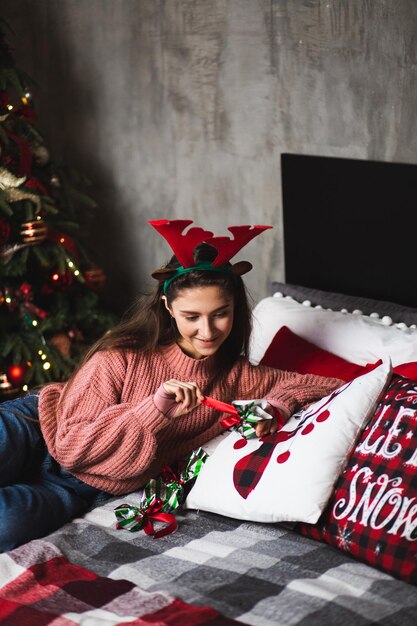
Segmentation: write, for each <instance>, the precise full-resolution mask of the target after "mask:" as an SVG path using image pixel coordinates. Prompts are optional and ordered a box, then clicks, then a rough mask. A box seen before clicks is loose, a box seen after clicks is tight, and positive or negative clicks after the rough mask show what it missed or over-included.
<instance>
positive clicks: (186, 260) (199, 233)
mask: <svg viewBox="0 0 417 626" xmlns="http://www.w3.org/2000/svg"><path fill="white" fill-rule="evenodd" d="M192 223H193V220H151V221H149V222H148V224H150V225H151V226H153V227H154V228H155V230H157V231H158V233H159V234H160V235H162V237H164V239H166V240H167V242H168V243H169V245H170V246H171V248H172V251H173V252H174V254H175V256H176V257H177V259H178V261H179V262H180V263H181V265H182V266H183V267H192V266H193V265H194V255H193V251H194V248H195V247H196V246H197V245H198V244H199V243H202V242H203V241H206V240H207V239H210V237H212V236H213V233H212V232H210V231H209V230H204V228H199V227H193V228H190V230H188V231H187V232H186V233H185V235H183V234H182V232H183V230H184V228H186V227H187V226H189V225H190V224H192Z"/></svg>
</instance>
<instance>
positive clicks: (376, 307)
mask: <svg viewBox="0 0 417 626" xmlns="http://www.w3.org/2000/svg"><path fill="white" fill-rule="evenodd" d="M276 292H280V293H282V294H283V295H284V296H291V297H292V298H294V300H296V301H297V302H304V301H305V300H309V301H310V302H311V305H312V306H318V305H320V306H322V307H323V308H324V309H332V311H340V310H341V309H346V310H347V311H349V313H353V311H358V310H359V311H361V312H362V313H363V314H364V315H371V314H378V316H379V317H380V318H382V317H385V316H388V317H390V318H391V319H392V322H393V323H394V324H397V323H404V324H406V325H407V326H411V325H412V324H417V309H413V308H410V307H406V306H403V305H401V304H395V303H394V302H386V301H383V300H373V299H371V298H362V297H360V296H347V295H344V294H341V293H335V292H330V291H321V290H320V289H311V288H310V287H302V286H301V285H289V284H287V283H280V282H275V281H274V282H273V283H271V295H272V294H274V293H276Z"/></svg>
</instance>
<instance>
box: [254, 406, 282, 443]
mask: <svg viewBox="0 0 417 626" xmlns="http://www.w3.org/2000/svg"><path fill="white" fill-rule="evenodd" d="M264 411H266V412H267V413H270V415H272V418H271V419H264V420H261V421H260V422H258V423H257V424H256V428H255V432H256V436H257V437H266V435H272V434H273V433H276V432H277V431H278V430H280V429H281V428H282V426H283V425H284V423H285V419H284V417H283V415H282V414H281V412H280V411H279V410H278V409H276V408H275V407H273V406H272V405H271V404H267V406H266V407H265V408H264Z"/></svg>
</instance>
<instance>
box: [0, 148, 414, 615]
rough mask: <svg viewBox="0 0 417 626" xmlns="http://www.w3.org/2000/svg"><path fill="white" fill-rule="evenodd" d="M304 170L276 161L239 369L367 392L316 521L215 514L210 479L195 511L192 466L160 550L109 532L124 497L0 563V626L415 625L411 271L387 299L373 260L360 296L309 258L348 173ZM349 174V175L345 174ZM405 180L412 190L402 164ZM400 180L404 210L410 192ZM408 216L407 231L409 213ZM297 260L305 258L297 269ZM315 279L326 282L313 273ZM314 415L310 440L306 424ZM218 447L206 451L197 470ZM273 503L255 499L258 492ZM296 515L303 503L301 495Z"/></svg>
mask: <svg viewBox="0 0 417 626" xmlns="http://www.w3.org/2000/svg"><path fill="white" fill-rule="evenodd" d="M318 161H320V163H318V162H317V161H316V158H315V157H300V156H299V155H283V162H282V171H283V173H284V175H285V178H284V180H283V186H284V222H285V229H286V230H285V246H286V253H285V254H286V257H285V259H286V275H287V282H286V283H282V282H275V283H273V284H272V285H271V293H270V294H269V295H268V294H266V296H265V298H263V299H262V300H261V301H260V302H258V303H257V305H256V306H255V308H254V312H253V316H254V319H253V322H254V334H253V339H252V344H251V359H252V360H253V362H254V363H255V364H257V363H265V364H267V365H269V366H273V367H279V368H284V369H289V370H293V371H300V372H301V373H309V372H312V373H316V374H321V375H328V376H336V377H338V378H342V379H343V380H344V381H346V389H347V392H349V393H351V391H352V389H354V388H355V389H356V387H358V388H360V392H361V393H362V392H363V389H364V384H363V381H364V380H366V381H369V385H368V387H366V389H367V390H368V396H369V397H371V396H372V397H371V399H370V400H369V403H368V405H367V408H366V411H362V413H363V415H362V417H361V421H360V423H359V422H358V423H357V424H356V425H355V431H354V432H355V434H354V436H352V434H351V431H349V433H350V434H349V437H350V438H351V439H352V440H351V442H350V445H349V446H347V447H346V445H345V448H344V451H343V452H341V453H340V454H339V456H338V458H337V459H336V465H333V469H332V476H331V480H330V483H329V485H330V486H329V485H328V486H327V492H326V493H327V496H326V501H325V502H322V504H321V507H320V511H318V512H317V511H315V512H314V513H311V512H309V513H308V514H307V515H306V516H305V519H301V521H300V519H298V518H296V519H294V517H296V516H297V515H298V514H294V513H292V512H291V513H288V509H286V507H285V506H284V507H283V512H282V511H281V513H280V515H278V518H279V519H275V518H274V519H270V520H269V521H259V520H257V521H254V519H253V517H255V518H256V516H253V515H252V514H251V513H250V512H249V513H246V512H242V513H240V514H239V515H240V517H235V516H234V515H233V508H232V510H231V511H230V510H229V511H228V510H227V505H228V503H227V501H226V502H224V503H222V504H221V505H220V504H219V501H220V500H221V497H220V496H219V492H218V490H217V488H218V486H217V487H216V486H214V487H213V489H212V493H211V495H210V489H211V487H210V482H207V483H202V482H200V485H201V484H202V485H203V488H200V487H199V489H200V492H201V491H203V495H204V498H203V502H202V503H201V504H202V506H198V502H199V500H198V498H199V494H198V490H196V491H195V493H194V496H193V495H192V494H193V491H194V490H195V489H196V487H197V485H198V484H199V481H200V478H202V477H203V475H204V474H203V472H204V471H205V469H206V466H204V468H203V471H202V473H201V475H199V477H198V478H197V481H196V483H195V485H194V486H193V488H192V490H191V493H190V494H189V495H188V498H187V501H186V504H185V506H184V507H180V508H179V509H177V510H176V511H175V513H176V520H177V524H178V528H177V530H176V531H175V532H173V533H171V534H168V535H166V536H164V537H162V538H159V539H153V538H152V536H148V535H146V534H145V533H144V532H143V531H139V532H129V531H128V530H126V529H120V528H117V526H116V516H115V508H116V507H118V506H119V505H122V504H125V503H129V502H130V503H135V502H136V501H137V500H138V494H130V495H128V496H124V497H123V498H115V499H114V500H111V501H109V502H106V503H105V504H102V505H101V506H97V507H96V508H95V509H93V510H92V511H90V512H89V513H88V514H86V515H85V516H84V517H83V518H79V519H76V520H74V521H73V522H71V523H69V524H67V525H66V526H65V527H64V528H62V529H60V530H59V531H57V532H55V533H53V534H51V535H49V536H48V537H45V538H43V539H39V540H36V541H32V542H30V543H29V544H26V545H25V546H22V547H20V548H18V549H16V550H14V551H12V552H10V553H7V554H3V555H0V623H1V624H19V626H20V625H23V626H24V625H25V624H28V625H30V626H32V625H35V624H56V625H57V626H58V625H59V626H66V625H68V626H69V625H72V624H88V625H90V624H91V625H93V624H106V625H107V624H108V625H111V624H122V623H131V624H138V625H139V624H146V623H154V624H172V625H174V624H175V625H178V626H180V625H181V626H182V625H188V624H189V625H190V626H191V625H192V624H195V625H197V624H210V625H211V626H216V625H217V626H221V625H224V626H227V625H230V626H231V625H232V624H234V623H242V624H252V625H254V626H272V625H276V624H279V625H295V624H297V625H302V624H308V625H309V626H311V625H314V624H317V625H320V626H323V625H334V624H344V625H345V626H349V625H354V626H360V625H362V624H363V625H365V624H382V625H386V626H391V625H392V626H394V625H397V624H402V625H405V626H407V625H410V626H411V624H415V621H416V618H415V615H416V611H417V589H416V584H417V574H416V571H417V545H416V543H417V532H416V528H417V504H415V503H416V502H417V478H416V479H415V476H416V477H417V472H416V469H417V458H416V457H417V453H416V450H417V446H415V445H414V444H413V440H415V437H417V382H415V381H417V309H416V308H414V307H415V306H416V305H417V300H416V297H415V294H416V289H415V288H414V283H413V282H412V275H413V269H412V267H411V266H410V267H407V268H406V269H407V271H408V274H409V275H408V277H407V276H406V277H405V278H404V279H402V281H403V282H402V285H403V286H402V287H401V288H400V290H399V291H398V281H396V280H395V277H396V276H397V275H398V273H399V272H400V273H401V275H403V272H404V271H405V269H404V266H403V264H402V263H403V261H401V264H400V266H399V267H398V268H395V267H394V269H393V268H392V265H393V264H392V258H393V257H392V256H390V263H389V264H387V263H385V267H388V265H389V267H390V271H389V273H387V272H385V274H384V257H383V256H380V257H378V264H377V269H375V268H374V269H373V272H374V275H375V276H377V277H378V280H377V279H375V281H373V282H372V289H370V290H369V291H366V286H367V284H369V276H368V275H367V276H365V278H364V272H361V271H360V267H358V265H357V266H356V268H355V267H354V258H350V261H349V264H348V266H349V267H348V270H346V266H345V259H344V260H343V263H342V264H341V265H338V263H337V254H336V253H335V252H334V253H333V255H332V260H331V264H329V261H328V257H327V261H326V259H323V258H319V255H315V252H314V250H317V249H322V247H323V245H324V243H323V241H322V240H321V239H320V237H324V240H326V238H327V239H328V238H329V236H330V237H331V238H332V237H333V236H334V237H336V235H337V232H339V235H340V236H341V238H342V240H344V239H345V238H346V235H345V233H344V232H343V230H342V229H340V228H339V231H338V227H336V225H335V223H334V222H332V229H333V231H334V232H333V235H332V233H331V232H330V233H329V231H328V230H327V231H326V229H325V228H320V224H318V225H317V214H318V213H317V207H318V206H322V207H324V204H325V199H324V196H326V195H327V196H328V198H327V201H328V205H329V207H332V206H334V202H335V200H334V198H330V194H329V188H328V185H327V183H326V181H327V180H328V177H329V175H331V177H332V181H333V182H332V186H333V188H334V189H336V188H337V187H338V185H337V176H338V174H337V172H338V171H340V184H341V185H342V184H344V183H343V181H345V179H346V178H345V175H343V174H342V172H343V171H346V170H343V167H342V166H343V165H344V164H343V163H341V162H339V161H344V160H343V159H340V160H338V159H328V160H323V159H318ZM334 161H337V163H334ZM300 163H301V164H302V165H303V166H305V167H306V168H307V171H308V172H310V174H308V180H309V184H308V185H305V186H304V189H302V188H303V185H300V184H299V177H300V173H299V172H300V170H299V169H297V172H298V174H297V176H295V174H294V170H293V169H292V168H293V167H295V166H297V168H298V165H299V164H300ZM345 165H346V164H345ZM348 165H350V166H352V167H353V168H356V167H357V166H358V163H355V162H353V163H351V162H350V163H349V164H348ZM361 165H363V166H364V167H365V170H366V169H367V167H368V165H370V166H371V169H372V167H373V166H375V167H376V170H378V171H380V175H381V170H380V168H379V164H369V163H366V162H361ZM388 165H389V164H384V167H383V172H382V176H383V181H384V185H385V191H384V195H385V196H386V195H387V190H386V184H387V176H388V174H389V172H390V171H392V170H395V171H394V179H395V184H398V175H399V172H398V168H397V166H396V165H394V166H393V167H392V168H389V167H386V166H388ZM328 167H330V168H331V174H329V170H328ZM410 167H411V168H413V167H414V166H410ZM406 170H407V171H406V172H404V175H405V177H406V179H407V181H408V182H407V184H409V185H411V183H410V180H411V179H412V177H411V179H409V176H410V170H409V169H408V166H407V167H406ZM311 171H313V172H314V176H313V177H312V178H311ZM369 171H370V170H368V173H366V172H365V174H366V176H364V177H363V178H361V179H360V180H361V185H363V184H364V183H363V181H364V180H369V179H370V178H371V180H372V185H373V188H375V184H377V183H376V182H375V180H376V181H378V177H377V178H376V179H375V178H374V177H370V176H369ZM387 173H388V174H387ZM413 174H414V175H415V171H414V170H413ZM301 176H302V174H301ZM375 176H376V174H375ZM320 180H321V183H320V182H319V181H320ZM413 180H414V181H416V180H417V177H415V178H414V179H413ZM313 183H314V184H313ZM393 184H394V183H393ZM413 184H414V187H412V189H411V190H410V188H409V190H408V191H409V193H408V194H407V200H406V202H409V196H410V193H415V186H416V183H415V182H414V183H413ZM315 185H316V186H317V189H316V190H315V191H314V192H313V187H314V186H315ZM297 187H298V189H297ZM307 187H308V207H307V209H305V211H307V212H310V211H311V205H312V204H311V203H312V202H313V203H314V197H316V198H317V200H316V205H315V207H316V215H315V217H314V220H313V221H314V223H315V224H316V226H315V228H314V230H311V229H310V226H309V229H310V230H309V233H310V235H311V234H314V242H313V244H314V245H312V237H311V236H310V237H305V238H304V239H303V241H302V243H301V244H300V238H299V233H298V232H297V231H298V226H297V223H298V224H299V223H300V217H299V216H300V210H301V209H300V203H302V202H303V200H302V198H300V197H299V195H298V194H299V193H301V192H303V193H304V192H305V191H306V188H307ZM401 188H402V189H404V184H402V187H401ZM300 189H301V191H300ZM323 189H324V190H325V191H326V193H325V194H324V196H323ZM339 192H340V189H339ZM342 193H343V192H342ZM415 199H416V196H413V201H414V200H415ZM294 202H295V203H296V205H297V207H298V208H297V211H298V218H297V219H296V220H295V218H294V210H295V209H294V206H293V203H294ZM317 202H318V204H317ZM367 202H369V197H368V199H367ZM304 203H305V199H304ZM332 203H333V204H332ZM329 210H330V209H329ZM414 210H415V206H414ZM323 211H324V214H326V209H325V208H323ZM358 215H360V212H359V214H358ZM310 216H311V213H310ZM358 219H359V217H358ZM410 219H412V220H414V221H415V220H416V218H415V217H414V216H412V215H411V217H410ZM294 220H295V221H294ZM306 220H307V218H306ZM326 220H327V221H326V223H327V224H328V219H327V218H326ZM332 220H334V216H333V217H332ZM306 223H308V220H307V221H306ZM382 230H384V229H382ZM385 230H386V229H385ZM351 236H353V235H351ZM340 245H342V244H340ZM300 246H301V247H300ZM309 246H312V247H311V248H309ZM300 251H302V254H301V253H300ZM295 252H296V253H295ZM354 256H355V255H353V257H354ZM313 257H315V258H316V261H317V264H318V266H319V267H318V268H317V267H314V262H313ZM303 258H304V259H305V258H309V259H310V260H311V262H309V263H308V264H306V263H305V262H304V261H303ZM360 263H363V259H362V258H361V259H360ZM323 267H326V268H329V271H328V272H323ZM303 268H304V270H303ZM316 270H317V271H316ZM303 271H304V274H303ZM381 273H382V274H383V276H384V280H380V274H381ZM329 274H330V275H331V276H330V278H329ZM352 275H353V276H354V277H355V276H356V285H355V280H353V282H352ZM390 277H392V280H391V278H390ZM333 280H336V282H335V283H333V282H332V281H333ZM329 281H330V283H329ZM393 283H395V289H396V290H397V291H393ZM333 284H335V285H337V288H334V287H333ZM410 285H411V288H410ZM355 287H356V289H355ZM393 293H395V294H397V295H396V299H392V294H393ZM381 363H382V365H381ZM387 364H388V365H387ZM367 384H368V383H367ZM355 385H356V387H355ZM395 385H396V386H395ZM369 394H370V395H369ZM372 394H373V395H372ZM358 397H359V396H357V398H358ZM361 397H362V396H360V398H361ZM349 398H350V396H349ZM336 400H337V401H338V402H339V401H340V397H339V398H336ZM349 405H351V402H350V399H349ZM361 406H362V405H361ZM389 411H390V413H389ZM355 412H356V413H357V411H356V409H355ZM387 412H388V413H389V414H388V413H387ZM310 413H311V411H310ZM319 414H320V415H322V414H323V411H322V410H321V412H319ZM385 418H386V419H385ZM297 419H299V418H297ZM311 419H313V418H311ZM314 419H315V420H316V421H315V425H316V429H315V432H319V423H318V420H317V413H316V415H315V418H314ZM384 419H385V421H384V422H383V420H384ZM328 421H329V420H328ZM326 423H327V422H326ZM320 427H321V426H320ZM324 427H325V426H323V428H324ZM232 434H233V433H232ZM294 439H295V438H294ZM305 439H307V438H305ZM223 445H224V441H223V442H222V443H221V446H223ZM319 447H320V450H321V445H320V446H319ZM323 447H324V446H323ZM333 447H334V446H333V444H332V445H331V446H330V448H331V449H333ZM218 450H220V446H218V447H217V448H216V449H215V452H214V454H213V456H210V461H211V459H214V458H215V456H214V455H218ZM291 450H293V449H291ZM293 456H295V455H294V454H293ZM277 458H278V457H277ZM319 458H320V457H318V459H319ZM319 464H320V463H319V461H317V463H316V465H319ZM278 465H279V463H278V464H275V466H278ZM282 465H285V464H282ZM275 466H274V467H275ZM336 470H337V471H336ZM304 479H307V477H305V476H303V482H304ZM352 485H354V486H355V490H354V491H353V492H352V488H353V487H352ZM329 489H330V492H329ZM272 491H273V489H272V488H271V487H269V489H268V491H267V493H269V494H271V492H272ZM293 491H294V489H293ZM353 496H355V498H356V499H352V498H353ZM189 498H191V500H189ZM200 498H201V493H200ZM262 499H263V500H264V499H265V498H262ZM266 499H269V500H271V497H269V496H267V497H266ZM226 500H228V498H227V494H226ZM247 500H249V498H247ZM298 500H300V498H299V499H298ZM209 501H210V502H211V504H210V505H207V504H206V503H207V502H209ZM187 502H188V504H187ZM190 503H191V504H190ZM196 503H197V504H196ZM301 504H302V505H303V506H304V505H305V501H304V498H303V502H302V503H301ZM222 507H223V508H222ZM205 509H208V510H205ZM210 509H211V510H210ZM245 515H247V516H248V517H249V519H244V517H245ZM300 518H302V515H300ZM312 520H313V521H312ZM314 520H315V521H314ZM28 523H30V521H28Z"/></svg>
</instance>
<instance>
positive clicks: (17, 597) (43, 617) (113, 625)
mask: <svg viewBox="0 0 417 626" xmlns="http://www.w3.org/2000/svg"><path fill="white" fill-rule="evenodd" d="M88 619H91V622H93V621H94V623H103V624H106V626H122V624H123V625H125V624H130V625H132V626H146V625H147V624H154V626H203V625H205V626H234V625H238V624H240V623H241V622H237V621H235V620H233V619H228V618H225V617H223V616H222V615H220V614H219V613H218V611H216V610H215V609H212V608H210V607H205V606H192V605H190V604H187V603H186V602H183V601H182V600H179V599H177V598H173V597H172V596H170V595H168V594H165V593H161V592H154V593H149V592H146V591H143V590H142V589H140V588H139V587H137V586H136V585H135V584H134V583H133V582H130V581H128V580H117V579H116V580H113V579H111V578H107V577H104V576H98V575H97V574H95V573H94V572H92V571H90V570H87V569H84V568H82V567H78V566H76V565H72V564H71V563H69V562H68V561H67V559H66V558H65V557H64V556H63V555H62V554H61V553H60V552H59V551H58V550H57V548H55V546H54V545H52V544H49V543H48V542H46V541H42V540H37V541H32V542H31V543H29V544H26V545H24V546H22V547H21V548H18V549H16V550H13V551H12V552H9V553H7V554H2V555H0V624H1V625H2V626H47V625H48V624H51V626H52V625H53V626H75V625H76V624H82V623H86V621H87V620H88ZM89 623H90V622H89Z"/></svg>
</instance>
